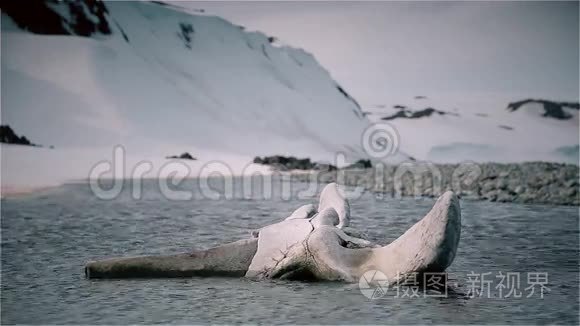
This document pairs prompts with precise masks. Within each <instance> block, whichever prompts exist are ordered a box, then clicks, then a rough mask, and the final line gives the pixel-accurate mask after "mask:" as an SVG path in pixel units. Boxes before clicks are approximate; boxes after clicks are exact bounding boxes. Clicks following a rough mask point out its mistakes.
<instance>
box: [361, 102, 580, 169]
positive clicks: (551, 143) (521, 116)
mask: <svg viewBox="0 0 580 326" xmlns="http://www.w3.org/2000/svg"><path fill="white" fill-rule="evenodd" d="M512 96H513V95H512ZM521 99H522V98H513V97H510V96H506V95H504V96H491V95H490V96H487V97H479V98H471V99H467V100H458V99H457V98H436V97H434V98H431V97H430V96H429V97H426V98H418V99H417V98H403V99H399V100H398V101H390V102H387V103H386V104H382V105H380V106H369V107H368V108H367V109H365V111H368V112H367V113H368V117H369V119H370V120H372V121H386V122H388V123H390V124H392V125H393V126H394V127H395V128H396V129H397V131H398V133H399V134H400V143H401V147H402V148H404V149H405V151H406V152H407V153H409V154H410V155H412V156H414V157H415V158H417V159H420V160H430V161H435V162H460V161H465V160H472V161H477V162H522V161H552V162H568V163H575V164H578V156H577V155H573V151H571V150H568V151H565V150H563V149H567V148H575V146H576V147H577V145H578V132H579V124H580V121H579V115H578V109H575V108H569V107H564V108H563V111H564V113H565V115H566V117H567V119H556V118H553V117H550V116H545V109H544V107H543V105H542V104H541V103H536V102H529V103H525V104H523V105H521V106H520V107H519V108H518V109H517V110H508V105H509V103H512V102H514V101H516V100H521ZM575 100H576V101H577V99H575ZM576 103H577V102H576ZM428 108H432V109H434V112H433V113H432V114H430V115H426V114H425V112H427V110H425V109H428ZM399 111H404V114H399V115H401V116H403V115H404V116H406V117H410V116H412V115H415V116H419V117H418V118H406V117H395V116H396V115H397V113H398V112H399ZM429 111H432V110H429ZM440 113H441V114H440ZM384 118H386V119H387V120H383V119H384ZM565 153H567V154H565Z"/></svg>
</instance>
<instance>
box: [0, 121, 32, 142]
mask: <svg viewBox="0 0 580 326" xmlns="http://www.w3.org/2000/svg"><path fill="white" fill-rule="evenodd" d="M0 143H6V144H15V145H28V146H38V145H36V144H34V143H31V142H30V140H28V138H26V137H25V136H20V137H19V136H18V135H16V133H15V132H14V130H12V128H10V126H8V125H5V126H0Z"/></svg>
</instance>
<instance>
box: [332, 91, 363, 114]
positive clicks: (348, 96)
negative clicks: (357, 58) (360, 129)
mask: <svg viewBox="0 0 580 326" xmlns="http://www.w3.org/2000/svg"><path fill="white" fill-rule="evenodd" d="M336 89H337V90H338V91H339V92H340V93H341V94H342V95H344V97H346V98H347V99H348V100H349V101H351V102H352V103H353V104H354V106H355V107H356V108H357V110H353V112H354V114H355V115H356V116H357V117H359V118H363V117H364V116H365V115H364V113H363V111H362V108H361V107H360V105H359V104H358V102H357V101H356V100H355V99H354V98H353V97H352V96H350V95H349V94H348V93H347V92H346V91H345V90H344V88H342V87H341V86H340V85H338V84H336Z"/></svg>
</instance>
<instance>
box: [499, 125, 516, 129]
mask: <svg viewBox="0 0 580 326" xmlns="http://www.w3.org/2000/svg"><path fill="white" fill-rule="evenodd" d="M498 127H500V128H501V129H505V130H514V127H510V126H506V125H499V126H498Z"/></svg>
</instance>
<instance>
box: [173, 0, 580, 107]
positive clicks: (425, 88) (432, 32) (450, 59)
mask: <svg viewBox="0 0 580 326" xmlns="http://www.w3.org/2000/svg"><path fill="white" fill-rule="evenodd" d="M177 5H180V6H184V7H190V8H203V9H205V10H206V13H208V14H215V15H218V16H221V17H224V18H226V19H228V20H230V21H232V22H233V23H236V24H239V25H243V26H245V27H246V28H247V29H248V30H259V31H262V32H264V33H265V34H268V35H272V36H276V37H278V38H279V39H280V40H281V41H282V42H284V43H286V44H288V45H291V46H294V47H300V48H304V49H305V50H306V51H308V52H311V53H312V54H314V56H315V57H316V58H317V59H318V61H319V62H320V63H321V64H322V65H323V66H324V67H325V68H326V69H327V70H329V71H330V73H331V75H332V76H333V78H334V79H336V80H337V81H338V82H339V83H340V84H341V85H343V86H344V88H345V89H346V90H347V91H348V92H349V93H350V94H351V95H353V96H354V97H355V98H356V99H357V100H359V102H361V103H363V105H365V104H367V105H368V104H371V103H380V102H381V101H383V100H384V99H385V98H388V97H390V96H393V95H397V96H398V97H399V98H400V97H401V95H402V94H404V95H407V96H413V95H427V96H464V97H465V96H467V97H468V96H472V95H473V96H481V95H485V94H502V95H505V94H525V95H527V96H534V97H547V98H552V99H556V100H578V97H579V95H578V88H579V78H578V75H579V39H580V36H579V25H578V16H579V15H578V10H579V6H578V2H552V1H550V2H529V1H526V2H180V3H178V4H177ZM514 96H515V95H514Z"/></svg>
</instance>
